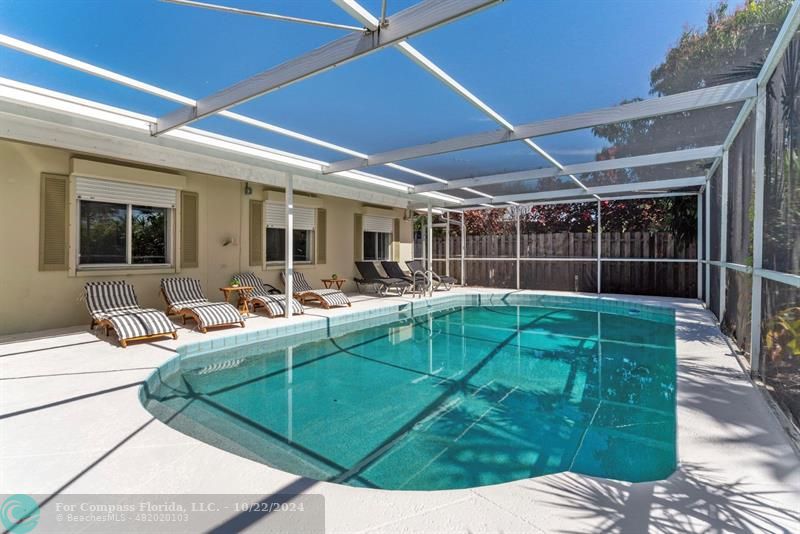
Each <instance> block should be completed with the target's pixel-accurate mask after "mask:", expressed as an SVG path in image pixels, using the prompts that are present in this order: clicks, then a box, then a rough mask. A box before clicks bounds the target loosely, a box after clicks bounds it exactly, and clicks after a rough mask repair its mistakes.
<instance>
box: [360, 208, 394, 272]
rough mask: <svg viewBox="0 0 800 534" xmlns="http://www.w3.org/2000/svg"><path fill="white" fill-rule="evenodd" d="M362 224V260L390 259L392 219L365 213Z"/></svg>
mask: <svg viewBox="0 0 800 534" xmlns="http://www.w3.org/2000/svg"><path fill="white" fill-rule="evenodd" d="M363 225H364V227H363V244H364V260H367V261H370V260H390V259H392V258H391V250H392V249H391V247H392V226H393V221H392V219H390V218H388V217H374V216H369V215H365V216H364V218H363Z"/></svg>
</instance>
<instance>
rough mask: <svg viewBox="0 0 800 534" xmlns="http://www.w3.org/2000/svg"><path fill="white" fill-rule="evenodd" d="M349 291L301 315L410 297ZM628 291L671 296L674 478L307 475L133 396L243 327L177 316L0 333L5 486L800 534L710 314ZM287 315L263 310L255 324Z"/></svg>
mask: <svg viewBox="0 0 800 534" xmlns="http://www.w3.org/2000/svg"><path fill="white" fill-rule="evenodd" d="M460 291H467V292H469V293H474V292H485V293H495V294H496V293H502V292H504V291H502V290H496V289H494V290H488V289H485V290H484V289H477V288H469V289H466V290H462V289H460V288H456V289H454V290H453V292H460ZM506 292H507V291H506ZM532 293H533V292H532ZM538 293H542V292H538ZM353 298H354V301H355V302H354V304H353V307H352V309H350V310H347V309H335V310H330V311H326V310H319V309H314V308H309V309H308V311H307V315H308V316H309V317H312V316H320V315H321V316H328V315H332V314H342V313H350V312H356V311H363V310H366V309H377V308H379V307H382V306H386V305H396V304H397V303H398V302H400V301H406V302H407V301H413V300H414V299H412V298H405V299H400V298H396V297H391V298H384V299H378V298H373V297H367V296H364V295H355V296H354V297H353ZM434 298H437V297H434ZM619 298H624V299H626V300H633V301H637V302H642V303H646V304H656V305H662V306H672V307H674V308H675V309H676V334H677V352H678V395H677V404H678V408H677V409H678V412H677V416H678V454H679V460H680V466H679V469H678V470H677V471H676V472H675V473H674V474H673V475H672V476H671V477H670V478H668V479H667V480H663V481H659V482H654V483H638V484H632V483H627V482H619V481H614V480H607V479H599V478H592V477H587V476H582V475H576V474H572V473H560V474H557V475H548V476H543V477H539V478H534V479H528V480H520V481H516V482H510V483H506V484H500V485H496V486H487V487H480V488H473V489H467V490H452V491H436V492H412V491H408V492H406V491H402V492H400V491H398V492H393V491H384V490H372V489H360V488H352V487H347V486H340V485H335V484H330V483H325V482H318V481H314V480H310V479H305V478H302V477H298V476H295V475H291V474H288V473H284V472H281V471H277V470H275V469H271V468H269V467H267V466H265V465H262V464H259V463H255V462H253V461H250V460H247V459H244V458H241V457H238V456H235V455H233V454H230V453H228V452H225V451H223V450H221V449H217V448H215V447H213V446H211V445H207V444H205V443H202V442H200V441H197V440H195V439H193V438H191V437H188V436H186V435H184V434H181V433H180V432H177V431H175V430H173V429H171V428H169V427H167V426H166V425H164V424H163V423H161V422H160V421H158V420H156V419H154V418H153V416H152V415H150V413H149V412H147V411H146V410H145V409H144V408H143V407H142V405H141V404H140V402H139V398H138V390H139V385H140V384H141V383H142V381H143V380H144V379H145V378H147V376H148V375H149V374H150V373H151V372H152V371H153V370H154V369H155V368H157V367H158V366H159V365H161V364H163V363H164V362H165V361H166V360H168V359H169V358H171V357H173V356H174V355H175V349H176V348H177V347H178V346H180V345H182V344H185V343H189V342H193V341H199V340H207V339H209V338H214V337H217V336H228V335H235V334H238V333H241V332H242V330H240V329H236V328H234V329H227V330H217V331H214V332H211V333H209V334H205V335H204V334H201V333H199V332H195V331H192V330H187V329H181V330H180V331H179V339H178V340H177V341H173V340H163V341H155V342H151V343H146V344H132V345H131V346H130V347H129V348H127V349H122V348H120V347H119V346H118V345H117V344H116V342H114V341H113V340H112V341H109V340H108V339H107V338H105V337H102V336H100V337H98V336H96V335H95V334H93V333H90V332H88V331H87V330H86V328H85V327H84V328H81V327H74V328H67V329H60V330H51V331H45V332H37V333H33V334H21V335H17V336H8V337H4V338H0V493H2V494H9V493H28V494H48V495H53V494H66V493H92V494H99V493H116V494H123V493H141V494H146V493H207V494H219V493H236V494H258V495H262V496H264V497H267V496H269V495H272V494H276V493H292V494H296V493H315V494H322V495H323V496H324V497H325V503H326V504H325V506H326V529H327V531H328V532H448V533H450V532H500V531H502V532H507V533H508V532H526V533H530V532H586V531H607V532H628V533H642V532H648V531H649V532H708V531H713V532H721V531H731V532H751V531H752V532H800V504H798V503H800V458H798V456H797V454H796V452H795V450H794V449H793V447H792V446H791V444H790V441H789V439H788V437H787V435H786V434H785V432H784V431H783V429H782V428H781V426H780V424H779V422H778V419H777V418H776V417H775V415H774V414H773V413H772V411H771V408H770V406H769V405H768V403H767V402H766V401H765V400H764V398H763V396H762V393H761V392H760V391H759V390H758V389H756V388H755V387H754V386H753V385H752V384H751V382H750V381H749V380H748V378H747V377H746V376H745V375H744V373H743V372H742V370H741V368H740V366H739V364H738V362H737V360H736V358H735V357H734V355H733V353H732V350H731V348H730V346H729V345H728V343H727V342H726V340H725V338H724V337H723V336H722V334H721V333H720V331H719V328H718V327H717V325H716V324H715V321H714V318H713V316H712V315H711V313H710V312H709V311H707V310H705V309H704V308H703V306H702V304H701V303H699V302H698V301H694V300H683V299H665V298H649V297H633V296H624V297H623V296H619ZM417 302H419V300H417ZM291 320H292V321H303V320H305V317H295V318H293V319H291ZM285 321H286V319H267V318H265V317H263V316H254V317H253V318H251V319H249V320H248V321H247V327H246V329H245V330H250V329H265V328H274V327H276V326H279V325H281V324H285ZM45 510H46V508H45ZM43 513H44V512H43ZM231 514H232V516H233V512H232V513H231ZM212 526H214V525H209V528H211V527H212ZM253 526H255V527H257V526H258V524H255V525H253Z"/></svg>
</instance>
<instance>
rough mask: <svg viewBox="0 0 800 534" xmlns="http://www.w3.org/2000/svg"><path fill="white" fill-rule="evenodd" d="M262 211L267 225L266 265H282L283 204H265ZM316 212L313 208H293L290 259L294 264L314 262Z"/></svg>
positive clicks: (283, 243) (284, 221)
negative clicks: (264, 211) (292, 250)
mask: <svg viewBox="0 0 800 534" xmlns="http://www.w3.org/2000/svg"><path fill="white" fill-rule="evenodd" d="M264 209H265V210H266V214H265V217H264V219H265V220H266V223H267V248H266V254H267V263H283V262H284V261H285V260H286V211H285V210H286V208H285V206H284V205H283V204H278V203H273V202H265V203H264ZM316 211H317V210H315V209H314V208H304V207H295V208H294V211H293V214H294V220H293V226H294V231H293V232H292V245H293V249H294V253H293V254H292V258H293V261H295V262H298V263H311V262H313V261H314V253H313V251H314V230H315V226H316Z"/></svg>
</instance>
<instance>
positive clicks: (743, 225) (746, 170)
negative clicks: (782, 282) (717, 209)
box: [727, 113, 755, 265]
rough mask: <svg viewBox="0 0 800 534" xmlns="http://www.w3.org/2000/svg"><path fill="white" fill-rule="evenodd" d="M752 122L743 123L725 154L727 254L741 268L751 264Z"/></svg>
mask: <svg viewBox="0 0 800 534" xmlns="http://www.w3.org/2000/svg"><path fill="white" fill-rule="evenodd" d="M754 133H755V132H754V118H753V114H752V113H751V114H750V117H749V118H748V119H747V122H746V123H745V125H744V127H743V128H742V130H741V131H740V132H739V135H737V136H736V139H735V140H734V142H733V144H732V145H731V147H730V150H729V152H728V235H727V239H728V242H727V243H728V245H727V246H728V254H727V256H728V257H727V260H728V261H730V262H731V263H738V264H741V265H752V262H753V250H752V247H753V221H752V220H751V216H752V205H753V151H754V148H755V146H754V143H755V138H754Z"/></svg>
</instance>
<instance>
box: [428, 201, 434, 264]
mask: <svg viewBox="0 0 800 534" xmlns="http://www.w3.org/2000/svg"><path fill="white" fill-rule="evenodd" d="M428 270H430V271H432V270H433V206H431V203H430V201H429V202H428Z"/></svg>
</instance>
